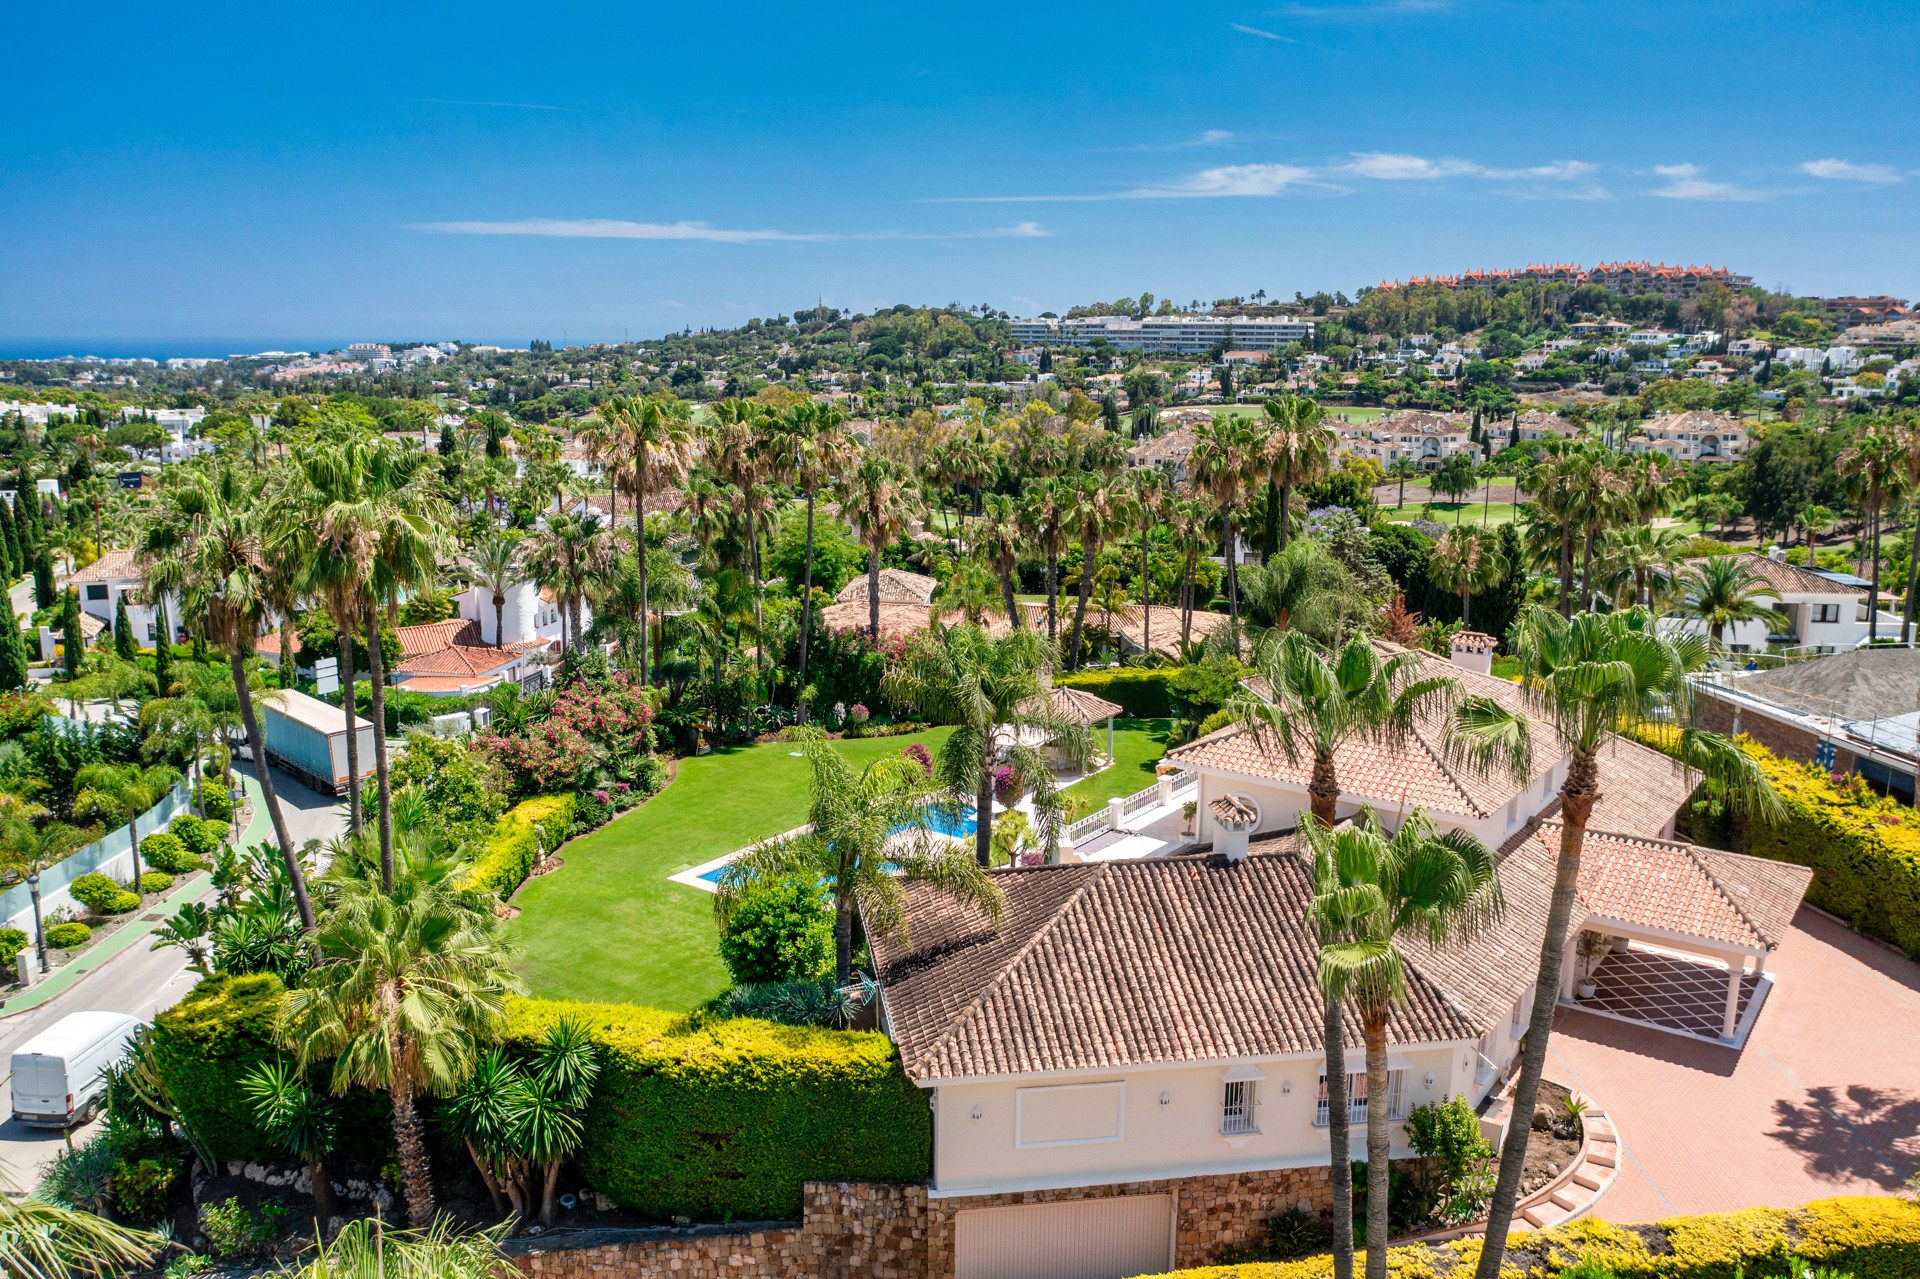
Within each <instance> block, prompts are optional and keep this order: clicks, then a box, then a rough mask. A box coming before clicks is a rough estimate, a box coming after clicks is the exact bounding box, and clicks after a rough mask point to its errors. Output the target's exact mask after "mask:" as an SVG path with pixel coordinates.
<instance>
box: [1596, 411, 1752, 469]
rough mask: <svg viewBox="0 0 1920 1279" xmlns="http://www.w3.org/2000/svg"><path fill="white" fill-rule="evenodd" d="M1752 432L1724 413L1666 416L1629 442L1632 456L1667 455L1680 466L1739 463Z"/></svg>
mask: <svg viewBox="0 0 1920 1279" xmlns="http://www.w3.org/2000/svg"><path fill="white" fill-rule="evenodd" d="M1747 441H1748V431H1747V429H1746V428H1745V427H1744V426H1741V425H1740V424H1739V423H1738V422H1736V421H1734V420H1733V419H1732V418H1730V417H1728V416H1726V415H1725V414H1724V413H1712V412H1708V411H1707V410H1705V409H1693V410H1690V411H1689V412H1686V413H1662V414H1660V415H1659V416H1657V417H1654V418H1652V419H1651V420H1649V421H1648V422H1646V423H1645V424H1644V425H1643V426H1641V427H1640V428H1638V429H1637V430H1636V431H1635V432H1634V434H1633V435H1631V436H1629V437H1628V438H1627V444H1626V447H1627V451H1628V452H1629V453H1664V454H1666V455H1667V456H1668V457H1670V458H1673V459H1674V460H1676V461H1680V462H1738V461H1739V460H1740V458H1741V455H1742V454H1743V453H1745V451H1746V447H1747Z"/></svg>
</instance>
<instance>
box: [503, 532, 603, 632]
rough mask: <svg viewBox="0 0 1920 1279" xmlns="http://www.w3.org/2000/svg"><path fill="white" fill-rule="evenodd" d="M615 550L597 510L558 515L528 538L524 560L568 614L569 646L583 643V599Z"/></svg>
mask: <svg viewBox="0 0 1920 1279" xmlns="http://www.w3.org/2000/svg"><path fill="white" fill-rule="evenodd" d="M611 553H612V542H611V540H610V538H609V537H608V534H607V532H606V530H605V529H602V528H601V527H600V516H599V514H598V513H596V512H594V511H586V512H584V513H582V514H579V515H575V514H572V513H571V512H568V513H566V514H563V515H556V516H554V517H553V518H552V519H550V520H548V521H547V527H546V528H544V529H542V530H540V531H539V532H537V533H535V534H533V535H532V536H531V537H529V538H528V539H527V540H526V543H525V549H524V550H523V551H522V552H521V555H522V561H523V563H524V564H525V566H526V570H527V572H528V573H529V574H531V575H532V577H533V580H534V581H535V582H537V583H539V584H540V585H541V586H544V587H546V588H547V589H549V590H551V591H552V592H553V598H554V601H555V602H556V603H557V604H559V605H560V609H561V611H562V612H563V613H564V614H565V624H566V629H567V639H566V647H567V648H569V649H574V648H578V647H579V646H580V643H581V638H582V635H581V625H580V602H581V601H582V600H583V599H584V598H586V596H587V594H588V593H589V591H590V590H591V589H592V587H593V583H594V580H595V578H596V577H597V576H598V575H599V574H601V573H603V572H604V571H605V570H606V567H607V565H608V563H609V561H610V558H611Z"/></svg>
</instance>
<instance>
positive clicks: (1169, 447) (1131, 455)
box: [1127, 426, 1193, 466]
mask: <svg viewBox="0 0 1920 1279" xmlns="http://www.w3.org/2000/svg"><path fill="white" fill-rule="evenodd" d="M1192 455H1193V428H1192V427H1189V426H1182V427H1178V428H1176V429H1174V430H1171V431H1168V432H1167V433H1166V434H1165V435H1162V436H1160V437H1159V438H1157V439H1151V440H1142V441H1140V442H1139V443H1138V444H1136V445H1134V446H1133V447H1132V448H1130V449H1128V450H1127V458H1128V460H1129V461H1131V462H1132V463H1133V464H1134V465H1135V466H1146V465H1148V464H1149V463H1153V462H1184V461H1186V460H1187V459H1188V458H1189V457H1191V456H1192Z"/></svg>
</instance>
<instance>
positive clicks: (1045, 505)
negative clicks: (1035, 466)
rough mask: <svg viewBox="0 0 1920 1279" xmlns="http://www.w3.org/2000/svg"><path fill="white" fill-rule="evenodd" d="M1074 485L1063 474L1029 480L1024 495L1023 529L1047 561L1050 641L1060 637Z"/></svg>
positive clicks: (1022, 505)
mask: <svg viewBox="0 0 1920 1279" xmlns="http://www.w3.org/2000/svg"><path fill="white" fill-rule="evenodd" d="M1072 501H1073V485H1072V484H1071V483H1070V482H1068V481H1067V480H1065V479H1062V478H1061V477H1059V476H1055V475H1048V476H1042V477H1041V478H1039V479H1037V480H1032V481H1029V482H1028V484H1027V486H1026V489H1025V491H1024V492H1022V493H1021V495H1020V529H1021V531H1022V532H1023V533H1025V534H1026V537H1027V540H1028V541H1029V542H1030V543H1032V544H1033V545H1034V546H1036V547H1038V548H1039V550H1040V552H1041V553H1042V554H1043V555H1044V556H1045V557H1046V561H1047V641H1048V643H1057V642H1058V641H1059V639H1060V610H1059V600H1060V549H1061V546H1062V545H1063V543H1064V542H1065V541H1066V527H1067V515H1068V512H1069V511H1070V510H1071V504H1072Z"/></svg>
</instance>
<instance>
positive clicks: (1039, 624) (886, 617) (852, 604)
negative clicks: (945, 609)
mask: <svg viewBox="0 0 1920 1279" xmlns="http://www.w3.org/2000/svg"><path fill="white" fill-rule="evenodd" d="M861 580H863V581H864V580H865V579H864V578H863V579H861ZM1021 608H1023V609H1024V610H1025V611H1026V615H1027V625H1028V626H1029V627H1030V628H1032V629H1036V630H1039V631H1042V632H1044V631H1045V630H1046V628H1047V611H1046V606H1045V605H1040V606H1038V607H1036V606H1035V605H1032V604H1023V605H1021ZM960 618H961V614H960V612H959V610H958V609H955V610H953V611H951V612H949V613H947V614H946V615H945V621H946V623H947V625H949V626H951V625H953V624H954V623H955V622H957V621H959V620H960ZM932 619H933V607H932V606H931V605H928V604H889V603H887V602H886V600H885V599H882V600H881V601H880V633H881V634H882V635H917V634H919V633H920V632H921V631H924V630H926V629H927V628H928V627H929V626H930V625H931V624H932ZM868 621H869V619H868V614H867V597H866V595H865V594H862V595H861V596H860V598H859V599H857V600H844V601H842V602H840V603H837V604H829V605H827V606H826V607H825V608H823V609H821V610H820V623H821V625H823V626H825V627H826V628H827V629H828V630H834V631H864V630H866V629H867V626H868ZM981 624H982V629H983V630H985V631H986V632H987V634H989V635H992V636H994V637H996V638H998V637H1000V636H1003V635H1007V634H1009V633H1011V631H1012V630H1013V626H1012V624H1011V623H1009V622H1008V621H1007V613H1006V610H1005V609H1004V608H993V609H989V610H988V611H987V613H986V615H985V616H984V617H982V618H981Z"/></svg>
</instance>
